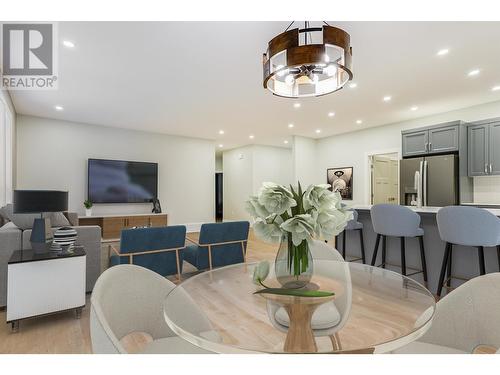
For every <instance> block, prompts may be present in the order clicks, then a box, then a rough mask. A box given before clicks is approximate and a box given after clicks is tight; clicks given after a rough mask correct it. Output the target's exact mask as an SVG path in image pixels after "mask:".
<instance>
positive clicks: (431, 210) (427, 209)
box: [352, 204, 500, 216]
mask: <svg viewBox="0 0 500 375" xmlns="http://www.w3.org/2000/svg"><path fill="white" fill-rule="evenodd" d="M406 207H408V208H410V209H411V210H413V211H415V212H417V213H419V214H437V212H438V211H439V210H440V209H441V208H442V207H432V206H423V207H414V206H406ZM352 208H354V209H355V210H357V211H370V209H371V208H372V205H358V204H356V205H353V206H352ZM483 209H484V210H486V211H489V212H491V213H492V214H493V215H495V216H500V209H499V208H483Z"/></svg>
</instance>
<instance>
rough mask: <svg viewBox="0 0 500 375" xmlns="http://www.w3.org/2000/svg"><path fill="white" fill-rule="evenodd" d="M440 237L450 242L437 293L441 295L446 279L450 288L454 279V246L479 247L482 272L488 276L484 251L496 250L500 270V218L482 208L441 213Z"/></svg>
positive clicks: (460, 208)
mask: <svg viewBox="0 0 500 375" xmlns="http://www.w3.org/2000/svg"><path fill="white" fill-rule="evenodd" d="M437 224H438V229H439V236H440V237H441V239H442V240H443V241H445V242H446V247H445V251H444V256H443V262H442V263H441V274H440V275H439V284H438V290H437V294H438V296H441V292H442V290H443V286H444V283H445V277H447V279H446V285H447V287H450V281H451V279H452V278H454V277H453V276H452V275H451V258H452V254H453V245H462V246H471V247H477V251H478V258H479V273H480V274H481V275H484V274H485V273H486V266H485V263H484V248H485V247H496V248H497V256H498V263H499V267H500V219H498V218H497V217H496V216H495V215H493V214H492V213H491V212H489V211H486V210H485V209H482V208H476V207H467V206H448V207H443V208H441V209H440V210H439V211H438V213H437Z"/></svg>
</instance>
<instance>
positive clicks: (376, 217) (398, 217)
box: [371, 204, 427, 283]
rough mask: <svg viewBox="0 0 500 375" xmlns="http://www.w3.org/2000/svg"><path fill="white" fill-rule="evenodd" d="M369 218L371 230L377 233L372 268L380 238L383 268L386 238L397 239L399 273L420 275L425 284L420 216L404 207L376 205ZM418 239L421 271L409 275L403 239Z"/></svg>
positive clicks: (425, 275) (422, 234)
mask: <svg viewBox="0 0 500 375" xmlns="http://www.w3.org/2000/svg"><path fill="white" fill-rule="evenodd" d="M371 217H372V224H373V230H374V231H375V233H377V239H376V241H375V249H374V250H373V257H372V266H374V265H375V261H376V260H377V253H378V248H379V243H380V238H381V237H382V264H381V266H382V267H383V268H385V266H386V264H388V263H386V261H385V258H386V250H387V237H399V238H400V239H401V273H402V274H403V275H405V276H411V275H415V274H418V273H422V274H423V276H424V282H425V283H427V265H426V263H425V249H424V230H423V229H422V228H420V216H419V215H418V214H417V213H416V212H414V211H412V210H411V209H409V208H408V207H405V206H398V205H393V204H376V205H374V206H373V207H372V209H371ZM407 237H410V238H415V237H416V238H418V241H419V244H420V260H421V262H422V269H421V270H416V272H412V273H410V274H407V273H406V268H407V267H406V246H405V239H406V238H407Z"/></svg>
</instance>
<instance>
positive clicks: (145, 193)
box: [88, 159, 158, 203]
mask: <svg viewBox="0 0 500 375" xmlns="http://www.w3.org/2000/svg"><path fill="white" fill-rule="evenodd" d="M157 197H158V164H157V163H143V162H137V161H123V160H103V159H89V161H88V199H89V200H90V201H91V202H92V203H146V202H151V201H152V200H153V198H157Z"/></svg>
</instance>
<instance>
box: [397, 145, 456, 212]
mask: <svg viewBox="0 0 500 375" xmlns="http://www.w3.org/2000/svg"><path fill="white" fill-rule="evenodd" d="M399 189H400V201H399V202H400V204H402V205H405V206H411V205H422V206H437V207H444V206H450V205H456V204H459V171H458V155H454V154H450V155H439V156H426V157H420V158H411V159H403V160H401V163H400V170H399Z"/></svg>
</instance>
